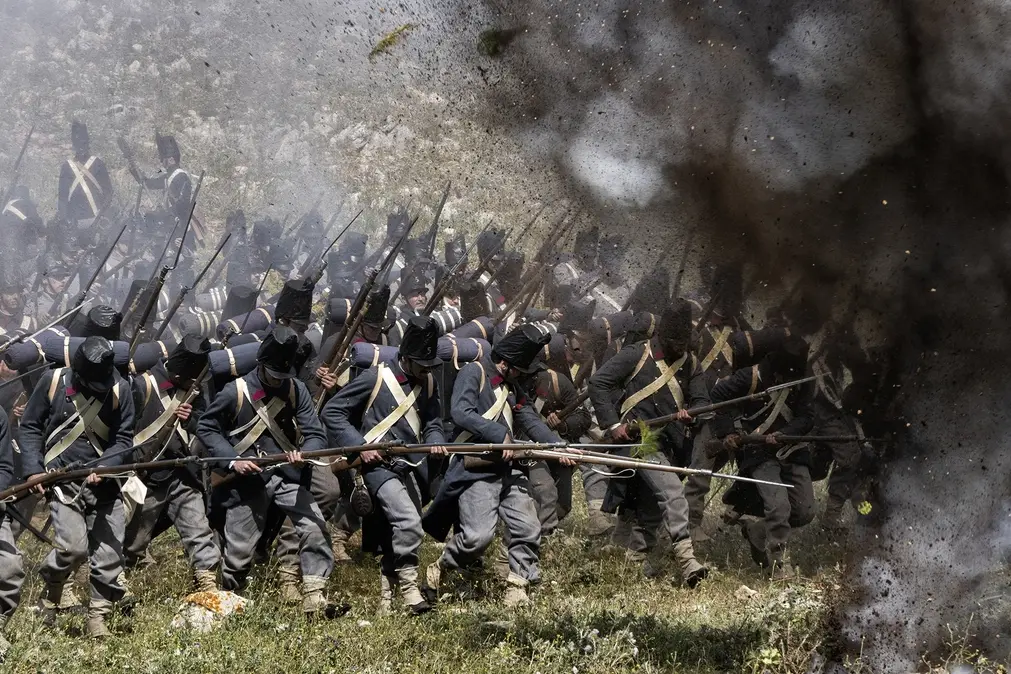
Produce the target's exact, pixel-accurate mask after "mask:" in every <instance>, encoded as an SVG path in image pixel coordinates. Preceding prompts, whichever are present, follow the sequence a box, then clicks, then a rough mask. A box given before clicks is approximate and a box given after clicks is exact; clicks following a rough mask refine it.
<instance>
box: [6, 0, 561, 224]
mask: <svg viewBox="0 0 1011 674" xmlns="http://www.w3.org/2000/svg"><path fill="white" fill-rule="evenodd" d="M411 4H412V3H401V4H400V5H399V6H398V7H396V8H393V7H390V8H384V7H381V6H375V7H373V6H369V5H367V4H365V3H349V4H348V3H342V4H341V6H336V7H333V6H329V5H327V6H323V5H322V4H321V3H315V4H314V3H309V2H283V3H272V2H247V1H246V0H213V1H212V2H173V3H156V2H151V1H149V0H141V1H136V0H110V1H108V2H104V3H93V2H79V1H78V0H37V1H36V0H32V1H31V2H23V3H22V2H19V3H5V4H4V5H3V6H2V8H0V16H2V17H3V21H2V22H0V24H2V25H0V37H2V42H0V52H2V53H3V56H4V60H5V62H6V63H7V67H5V68H3V69H2V71H0V87H2V88H3V91H5V92H7V96H6V98H7V103H8V109H7V114H6V115H4V116H3V118H2V119H0V175H3V176H4V178H5V179H6V177H7V175H8V174H9V172H10V168H9V167H10V166H11V165H12V164H13V162H14V158H15V157H16V155H17V152H18V150H19V148H20V145H21V142H22V139H23V137H24V134H25V133H26V132H27V130H28V128H29V127H30V126H31V125H32V124H33V123H34V124H36V131H35V134H34V136H33V138H32V143H31V146H30V149H29V152H28V155H27V157H26V159H25V162H24V166H23V171H22V175H23V176H24V178H23V181H24V182H25V183H27V184H28V185H29V186H30V187H31V188H32V190H33V194H34V195H35V196H36V198H37V199H38V200H39V201H40V206H41V210H42V211H43V213H44V214H46V215H48V214H51V213H53V212H55V194H56V178H57V174H58V167H59V162H60V161H61V160H62V159H63V158H64V157H65V156H66V155H67V154H68V153H69V123H70V121H71V119H74V118H79V119H81V120H83V121H86V122H87V123H88V124H89V126H90V129H91V135H92V145H93V150H94V151H96V152H97V153H99V154H101V155H103V156H104V157H105V158H106V160H107V163H108V164H109V165H110V168H111V169H113V172H114V177H113V179H114V182H115V185H116V189H117V200H118V201H119V203H121V204H122V205H126V204H128V203H131V202H132V201H133V198H134V196H133V195H134V194H135V190H136V185H135V183H134V182H133V180H132V178H131V177H130V175H129V173H128V171H127V170H126V162H125V160H124V159H123V157H122V155H121V153H120V152H119V150H118V148H117V146H116V142H115V139H116V137H117V136H118V135H122V136H124V137H125V138H126V139H127V140H128V141H129V142H130V144H131V145H132V146H133V147H134V151H135V152H136V154H137V155H138V158H139V160H140V162H141V165H142V167H144V168H145V169H147V170H150V171H153V170H154V168H155V167H156V159H157V157H156V153H155V147H154V130H155V129H156V128H157V129H159V130H160V131H161V132H162V133H172V134H175V135H176V137H177V139H178V140H179V143H180V145H181V147H182V152H183V165H184V167H186V168H188V169H189V170H191V171H193V172H195V173H196V172H199V171H200V170H205V171H206V172H207V176H206V178H205V182H204V189H203V191H202V192H201V196H202V202H201V205H200V207H199V213H200V214H202V215H203V217H204V219H205V220H208V221H209V222H211V223H215V222H218V223H220V222H223V220H224V216H225V214H226V213H227V212H228V210H229V209H231V208H234V207H242V208H244V209H246V210H247V212H251V213H254V214H268V215H273V216H275V217H279V218H281V217H284V215H285V214H287V213H289V212H291V213H295V212H298V211H299V210H300V209H301V210H304V209H305V208H306V207H307V206H308V204H311V203H312V202H314V201H315V200H316V199H317V198H319V196H320V195H323V205H322V207H321V210H322V211H323V213H324V215H326V214H328V213H329V212H332V210H333V209H334V208H336V206H337V204H338V203H340V202H341V201H344V200H346V201H347V204H346V205H345V210H346V211H351V208H352V207H355V208H356V209H357V208H365V209H366V214H365V216H364V220H363V222H364V227H365V228H371V227H373V226H375V225H378V223H379V222H380V221H382V220H384V218H385V212H386V211H387V209H388V208H390V207H391V206H392V205H393V204H395V203H401V204H403V203H407V202H408V201H411V203H412V210H413V211H415V212H417V211H418V209H419V208H421V209H425V210H426V211H427V212H431V210H432V209H433V208H434V206H435V204H436V203H437V201H438V197H439V193H440V192H441V190H442V188H443V186H444V184H445V182H446V181H447V180H452V182H453V191H452V194H451V197H450V199H449V201H448V202H447V205H446V208H445V211H444V215H443V222H444V223H445V224H446V225H447V226H449V227H466V228H469V227H471V226H472V225H473V226H477V225H476V223H480V224H483V223H484V222H486V221H487V220H488V219H489V218H492V217H494V218H495V219H496V221H497V222H499V223H501V224H505V225H510V224H512V223H514V222H517V221H519V220H522V219H525V218H526V217H528V214H529V213H530V212H532V211H533V210H534V209H535V208H537V207H538V206H539V205H541V204H542V203H544V202H546V201H548V202H557V203H558V205H557V207H556V208H557V210H558V211H559V212H561V209H562V208H563V207H564V205H565V204H564V203H563V201H562V200H563V198H564V193H563V187H564V186H563V185H562V184H561V182H560V180H559V179H558V178H557V176H556V175H555V173H554V171H553V170H552V166H551V165H550V164H549V163H546V162H543V161H540V160H538V159H537V158H534V157H531V156H530V154H529V153H527V152H524V150H523V149H522V148H521V147H520V146H519V145H518V144H517V143H516V142H515V141H513V140H511V139H510V138H508V137H507V136H505V135H503V134H502V133H499V132H497V131H496V130H495V129H492V128H488V127H487V126H486V125H483V124H481V123H480V121H479V120H480V117H481V115H480V110H481V107H482V106H483V105H484V99H485V97H484V90H486V89H487V87H493V86H495V78H496V75H495V72H494V71H495V68H496V64H495V62H494V60H493V59H491V58H490V57H488V56H486V55H484V54H482V53H481V51H480V44H479V34H480V30H479V28H480V25H481V20H480V17H476V16H466V17H460V16H453V15H451V14H450V12H449V11H448V10H446V11H445V13H443V11H442V10H429V9H425V8H422V7H421V6H420V5H422V4H424V3H417V4H418V5H419V6H417V7H412V6H410V5H411ZM397 29H401V30H400V31H399V32H397V33H396V35H395V36H391V34H392V33H394V32H396V31H397ZM423 221H424V218H423ZM542 223H543V224H544V225H545V226H546V224H547V220H546V219H545V220H544V221H542ZM535 233H536V232H535Z"/></svg>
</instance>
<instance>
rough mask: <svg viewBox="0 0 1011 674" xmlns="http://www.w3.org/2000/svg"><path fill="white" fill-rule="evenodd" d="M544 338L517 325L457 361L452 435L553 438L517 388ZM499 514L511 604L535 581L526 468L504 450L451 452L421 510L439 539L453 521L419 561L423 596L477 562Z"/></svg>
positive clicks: (536, 525) (536, 552) (534, 365)
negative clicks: (433, 557)
mask: <svg viewBox="0 0 1011 674" xmlns="http://www.w3.org/2000/svg"><path fill="white" fill-rule="evenodd" d="M547 341H548V336H547V335H545V334H543V333H542V332H540V331H538V330H537V329H536V328H534V327H533V326H530V325H523V326H520V327H518V328H516V329H515V330H513V331H512V332H510V333H509V334H508V335H506V336H505V337H504V338H502V339H501V340H500V341H499V342H498V343H497V344H496V345H495V346H494V348H493V349H492V352H491V354H489V355H486V356H485V357H484V358H482V359H481V360H480V361H476V362H473V363H467V365H465V366H463V368H461V369H460V372H459V373H458V375H457V378H456V383H455V384H454V386H453V397H452V415H453V423H454V424H455V425H456V427H457V428H458V429H459V430H461V431H462V433H461V434H460V435H458V436H457V438H456V442H467V441H474V442H492V443H512V442H513V439H514V437H515V435H514V434H515V433H523V434H524V435H526V436H527V437H529V438H530V439H531V440H534V441H535V442H558V441H559V440H558V436H557V435H555V433H554V432H552V431H551V429H549V428H548V427H547V425H545V423H544V421H543V420H542V419H541V418H540V416H539V415H538V414H537V412H536V411H535V410H534V407H533V405H532V404H531V401H530V400H529V399H528V397H527V394H526V393H525V390H526V387H527V386H529V377H530V375H532V374H534V373H535V372H537V371H539V370H540V369H542V368H543V367H544V364H543V363H540V362H538V361H537V354H538V353H539V352H540V350H541V349H542V348H543V347H544V345H545V344H547ZM568 463H569V465H574V464H571V462H568ZM499 519H501V520H502V522H503V524H504V525H505V529H506V545H507V547H508V556H509V575H508V577H507V578H506V594H505V605H506V606H510V607H511V606H518V605H520V604H525V603H527V602H528V601H529V597H528V596H527V588H528V587H529V586H530V584H531V583H537V582H539V581H540V569H539V567H538V564H539V556H540V543H541V536H540V529H541V527H540V522H539V521H538V519H537V505H536V503H535V502H534V500H533V499H532V498H531V497H530V486H529V480H528V479H527V475H526V472H525V471H524V470H523V467H522V466H521V465H520V464H518V462H515V461H513V454H512V452H510V451H505V452H502V454H501V456H500V457H497V460H494V461H484V460H479V461H477V462H472V461H465V460H464V458H463V457H462V456H459V455H456V456H454V457H453V459H452V461H451V462H450V466H449V470H448V471H447V473H446V477H445V480H444V481H443V483H442V486H441V488H440V489H439V493H438V494H437V495H436V497H435V501H434V502H433V503H432V505H431V507H430V508H429V509H428V511H427V512H426V513H425V516H424V518H423V525H424V529H425V531H427V532H428V533H429V534H430V535H432V536H433V537H434V538H435V539H436V540H440V541H441V540H445V538H446V535H447V534H448V533H449V529H450V528H451V527H453V526H455V533H454V535H453V537H452V538H451V539H450V540H449V542H447V543H446V547H445V548H444V549H443V551H442V555H441V556H440V557H439V560H438V561H437V562H435V563H433V564H430V565H429V566H428V568H427V569H426V572H425V589H426V592H427V594H428V598H429V601H434V598H435V597H437V596H438V592H439V586H440V583H441V581H442V576H443V574H444V573H446V572H448V571H456V570H468V569H472V568H474V567H475V565H478V564H480V560H481V558H482V556H483V555H484V553H485V551H486V550H487V549H488V546H489V545H491V543H492V541H493V540H494V538H495V530H496V527H497V525H498V521H499Z"/></svg>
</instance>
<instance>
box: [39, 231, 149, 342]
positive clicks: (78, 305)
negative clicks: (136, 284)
mask: <svg viewBox="0 0 1011 674" xmlns="http://www.w3.org/2000/svg"><path fill="white" fill-rule="evenodd" d="M129 226H130V222H129V221H127V222H126V223H124V224H123V227H122V228H120V230H119V234H117V235H116V238H115V239H113V240H112V245H111V246H109V250H108V251H106V253H105V255H104V256H103V257H102V259H101V260H100V261H99V263H98V268H97V269H95V273H94V274H92V275H91V278H90V279H89V280H88V282H87V283H86V284H85V285H84V287H83V288H81V292H80V293H78V295H77V299H76V300H74V308H73V309H71V310H70V311H69V312H67V313H66V314H64V316H63V317H64V318H67V317H69V319H70V320H68V321H67V324H68V325H69V324H70V323H72V322H73V320H74V316H75V315H76V314H77V310H78V309H80V308H81V307H82V306H83V305H84V300H85V298H87V296H88V293H89V292H90V291H91V287H92V286H93V285H95V281H97V280H98V276H99V274H101V273H102V270H103V269H104V268H105V263H106V262H108V261H109V258H110V257H111V256H112V252H113V251H114V250H116V246H117V245H118V244H119V240H120V239H121V238H122V237H123V232H125V231H126V228H127V227H129ZM78 274H80V270H78ZM67 284H68V285H69V284H70V281H69V280H68V281H67ZM59 301H62V293H61V297H60V299H59ZM59 301H57V302H54V303H53V306H59ZM54 325H55V324H54Z"/></svg>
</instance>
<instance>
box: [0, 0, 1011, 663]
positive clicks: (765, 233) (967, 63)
mask: <svg viewBox="0 0 1011 674" xmlns="http://www.w3.org/2000/svg"><path fill="white" fill-rule="evenodd" d="M406 24H412V25H413V26H414V28H413V29H411V30H409V31H408V32H407V33H406V34H405V35H404V36H403V38H402V39H401V40H400V41H399V43H398V44H395V45H393V46H392V47H391V48H390V50H389V53H388V54H380V55H378V56H376V57H375V58H372V59H370V58H369V52H370V51H371V50H372V49H373V48H374V47H375V46H376V44H377V43H378V42H379V41H380V40H381V39H382V37H383V36H384V35H386V34H388V33H390V31H392V30H394V29H395V28H397V27H399V26H404V25H406ZM490 29H497V30H500V31H508V33H502V34H500V35H499V36H498V42H497V44H496V47H497V48H498V49H499V50H500V53H499V54H498V55H497V56H495V57H491V56H488V55H487V54H486V53H484V52H483V51H482V49H481V48H479V44H481V42H482V40H483V39H486V38H487V37H488V34H487V33H485V31H488V30H490ZM0 58H2V59H3V62H4V63H5V67H4V68H3V69H2V70H0V88H2V90H3V91H4V92H5V100H6V110H5V111H6V113H7V114H5V115H3V116H2V117H0V171H4V172H6V171H7V170H8V168H7V167H9V166H10V165H11V164H12V163H13V160H14V157H15V156H16V154H17V151H18V150H19V148H20V143H21V140H22V139H23V137H24V133H25V132H26V130H27V129H28V127H29V126H30V125H31V124H32V123H37V124H38V128H37V130H36V135H35V137H34V138H33V141H32V145H31V147H30V148H29V152H28V155H27V157H26V160H25V165H24V168H23V171H22V175H23V180H22V182H23V183H25V184H27V185H29V186H30V187H31V188H32V190H33V193H34V195H35V196H36V198H37V199H38V200H39V201H40V209H41V211H42V212H43V214H44V215H46V216H49V215H51V214H52V213H53V212H54V211H55V193H56V186H55V183H56V177H57V172H58V166H59V162H60V161H61V160H62V159H63V158H64V157H65V156H66V155H67V154H68V153H69V124H70V121H71V119H73V118H74V117H79V118H80V119H82V120H83V121H86V122H87V123H88V124H89V127H90V129H91V136H92V145H93V148H94V150H95V151H96V152H98V153H99V154H102V155H103V156H104V157H105V158H106V161H107V162H108V163H109V165H110V168H111V169H112V170H113V173H114V182H115V184H116V188H117V199H118V200H119V202H120V203H121V204H123V205H124V206H127V205H132V204H131V203H130V202H132V196H130V195H131V194H133V191H134V189H135V188H134V187H133V185H134V183H133V181H132V179H131V178H130V176H129V174H128V173H127V171H126V163H125V161H123V160H122V158H121V157H120V155H119V152H118V150H117V149H116V145H115V142H114V139H115V136H116V135H117V134H119V133H122V134H123V135H125V136H126V137H127V139H128V140H129V141H130V142H131V144H132V145H133V146H134V148H135V151H136V152H137V154H138V159H139V161H140V162H141V165H142V166H143V167H144V168H146V169H148V170H151V169H153V167H154V166H155V160H156V156H155V152H154V142H153V141H154V138H153V137H154V130H155V129H156V128H157V129H159V130H160V131H162V132H163V133H173V134H175V135H176V137H177V139H178V140H179V142H180V145H181V147H182V153H183V166H184V167H186V168H188V169H189V170H191V171H194V172H199V171H200V170H202V169H205V170H207V172H208V177H207V179H206V180H205V188H204V190H203V191H202V192H201V197H202V200H201V204H200V207H199V209H198V213H200V214H202V215H203V216H204V217H205V219H207V220H209V221H210V222H212V223H216V224H218V225H220V223H223V221H224V217H225V215H226V214H227V212H228V211H229V210H230V209H232V208H235V207H242V208H244V209H246V211H247V218H249V219H250V220H252V219H253V218H255V217H257V216H260V215H272V216H274V217H278V218H280V217H283V216H284V215H285V214H289V213H290V214H292V215H297V214H298V213H300V212H301V211H302V210H304V209H306V208H308V206H309V205H310V204H311V203H312V202H314V201H315V200H316V198H317V197H318V196H319V195H320V194H324V197H325V198H324V202H323V205H322V206H321V211H322V212H323V215H324V217H326V216H327V215H328V214H329V213H330V212H332V209H334V208H336V205H337V203H338V202H339V201H340V200H341V199H345V198H346V199H347V201H348V204H347V205H346V206H345V212H351V213H353V212H354V211H352V208H354V210H357V208H361V207H366V208H368V211H367V213H366V216H365V220H364V222H363V223H362V228H363V229H365V230H370V229H373V228H379V227H381V226H382V223H383V222H384V221H385V214H386V211H387V209H389V208H390V207H392V206H393V205H394V204H396V203H401V204H404V203H406V202H407V201H408V200H410V199H412V198H413V202H412V207H411V208H412V212H413V213H417V212H418V211H419V209H420V210H421V211H422V212H423V213H426V214H430V213H431V209H432V208H433V207H434V205H435V203H436V202H437V200H438V196H439V192H440V190H441V189H442V186H443V185H444V184H445V181H446V180H452V181H453V184H454V189H453V192H452V194H451V197H450V200H449V201H448V203H447V207H446V211H445V214H444V221H445V223H446V225H447V226H448V227H453V228H460V229H464V230H468V231H473V230H474V229H476V228H477V227H480V226H481V225H483V224H484V223H485V222H487V219H489V218H491V217H495V218H496V221H497V223H499V224H503V225H511V224H518V223H520V222H523V221H524V220H525V219H526V218H527V217H529V214H530V213H531V212H532V211H534V210H535V209H536V208H537V207H538V206H539V205H540V204H542V203H552V204H553V210H554V211H556V212H557V213H560V212H561V210H562V209H563V208H565V207H568V206H572V207H573V208H580V209H582V210H581V211H580V212H581V215H580V218H581V221H583V222H586V223H587V224H589V223H591V222H595V221H599V222H600V223H601V225H602V229H603V230H605V232H615V231H620V232H622V233H623V234H626V235H627V236H628V237H629V238H630V239H632V241H633V242H634V243H635V244H636V245H637V246H639V248H638V250H636V251H633V252H632V253H630V254H629V255H628V258H627V259H629V260H630V261H632V263H633V267H632V268H631V270H630V276H631V277H632V278H635V277H637V275H638V274H639V273H641V271H642V268H641V267H639V266H638V265H642V266H643V267H651V266H652V264H653V260H654V259H655V253H654V252H650V254H649V255H642V254H639V253H641V252H642V251H643V250H648V251H656V250H657V249H662V248H665V247H666V246H667V245H668V244H670V243H674V242H676V241H677V240H678V238H679V237H685V236H686V235H688V234H687V233H688V232H693V234H691V235H690V236H691V237H693V238H692V241H693V242H694V244H693V245H694V246H695V247H696V248H697V249H700V250H702V249H704V250H706V251H708V252H709V253H710V254H714V255H719V256H721V257H722V259H723V260H725V261H730V260H736V259H739V260H741V261H743V262H748V263H750V266H749V271H748V276H749V277H751V279H752V280H757V281H761V282H763V283H768V284H769V288H770V290H769V291H768V292H770V293H775V292H777V291H778V290H779V289H780V288H783V287H786V286H789V285H791V284H792V283H794V282H795V281H797V280H798V279H799V280H800V281H802V282H804V283H805V285H806V286H807V287H808V288H812V289H817V290H820V291H822V292H823V293H824V294H825V296H826V298H828V301H830V302H831V304H833V305H835V306H836V307H837V313H838V312H839V311H842V310H844V309H845V307H846V306H847V305H849V304H850V303H856V304H857V305H859V306H860V307H861V308H862V311H861V313H860V316H859V317H858V320H859V324H860V325H861V326H862V334H863V336H864V337H865V339H866V340H867V341H869V342H873V343H874V344H877V345H881V346H886V347H891V348H892V349H893V350H894V351H896V352H897V353H898V354H899V356H898V360H899V362H900V364H901V366H902V367H903V370H904V372H905V374H906V377H905V379H904V380H903V382H902V387H901V389H900V390H899V394H900V396H899V399H898V403H897V404H896V407H895V416H896V419H897V420H900V421H901V422H903V423H909V424H911V426H910V432H909V434H908V436H907V437H905V438H903V440H902V442H901V443H900V447H899V450H898V451H897V452H896V456H895V457H894V461H892V462H891V463H890V464H889V465H888V466H887V468H886V470H887V476H888V478H887V481H886V484H885V488H884V489H885V492H886V494H887V496H886V499H885V501H886V507H885V508H884V510H885V511H886V513H885V515H886V517H885V519H884V521H883V523H881V524H880V526H878V527H876V528H872V529H869V530H867V531H866V532H864V533H863V534H862V536H861V538H860V540H859V541H858V547H859V548H860V549H861V550H864V551H867V558H866V559H864V560H858V561H855V562H854V565H853V573H852V576H851V580H852V584H853V587H854V589H856V590H857V591H858V596H859V600H858V601H857V602H855V603H854V605H853V606H852V607H844V609H843V610H842V614H841V621H842V623H843V632H844V636H845V637H847V638H848V639H850V641H851V643H852V647H853V651H854V652H857V651H859V650H860V649H861V642H863V643H862V652H863V654H864V656H865V659H866V660H867V661H868V663H869V665H870V666H871V667H872V669H873V671H881V672H889V673H891V672H905V671H909V670H910V669H911V668H915V666H916V665H917V663H918V662H919V659H920V656H921V655H922V654H923V653H926V652H931V651H936V650H937V649H940V648H943V644H944V640H945V638H946V637H947V636H948V634H947V630H946V627H945V626H946V625H947V624H949V623H951V624H953V625H965V624H966V623H967V621H968V620H969V616H970V615H975V616H977V618H975V619H974V622H973V625H974V629H973V633H974V635H975V637H974V643H976V644H978V645H979V646H980V647H982V648H983V649H984V650H987V652H990V653H992V654H995V655H997V656H1003V655H1006V652H1007V651H1008V650H1009V647H1008V644H1007V641H1006V638H1005V637H1004V636H1003V635H1005V634H1007V633H1008V628H1009V620H1008V615H1007V614H1008V610H1007V606H1008V598H1007V597H1006V596H1005V595H1006V594H1007V592H1006V587H1002V588H997V589H995V588H994V578H996V577H997V575H995V569H997V568H999V567H1000V566H1001V565H1002V564H1003V563H1004V557H1005V556H1006V555H1007V554H1008V545H1007V541H1008V534H1007V531H1008V529H1007V526H1008V525H1007V524H1006V522H1007V510H1008V508H1007V505H1006V501H1007V497H1008V495H1007V484H1006V479H1005V477H1004V476H1005V473H1006V470H1007V468H1006V466H1003V464H1002V463H1001V462H1002V461H1006V457H1007V445H1006V442H1005V441H1004V440H1003V435H1002V428H1001V426H1002V423H1003V422H1004V420H1005V417H1006V415H1005V408H1004V403H1003V401H1004V400H1006V398H1007V395H1006V394H1007V391H1006V387H1002V386H1000V385H998V384H997V383H996V382H997V380H998V379H999V377H1000V376H1001V375H1002V374H1003V372H1004V371H1005V370H1006V369H1007V365H1008V357H1007V354H1008V348H1007V347H1008V344H1007V337H1006V335H1007V334H1009V330H1008V327H1009V326H1008V312H1007V306H1008V304H1007V300H1008V291H1009V289H1011V256H1009V253H1011V239H1009V238H1008V237H1009V235H1008V233H1007V232H1008V227H1007V225H1008V218H1009V216H1011V208H1009V201H1008V176H1009V174H1011V172H1009V168H1011V162H1009V159H1011V144H1009V140H1011V100H1009V94H1008V92H1009V91H1011V86H1009V84H1011V77H1009V74H1011V7H1009V6H1008V5H1007V4H1006V3H1004V2H997V1H995V0H959V1H958V2H951V1H950V0H947V1H945V2H941V1H940V0H900V1H896V2H892V1H890V0H849V1H843V0H817V1H815V0H751V1H748V2H743V1H741V0H725V1H723V2H720V3H713V2H697V3H695V2H679V3H674V2H669V1H667V2H664V1H661V0H647V1H640V2H635V1H629V2H617V1H609V0H604V1H601V2H593V3H584V2H575V1H571V2H568V1H567V2H559V1H549V0H522V1H519V2H513V1H511V0H485V1H484V2H476V3H470V4H463V3H458V2H454V1H453V0H444V1H442V2H438V3H432V2H422V1H420V0H413V1H406V2H401V3H398V4H396V5H395V6H393V5H387V4H384V3H378V2H372V3H370V2H358V1H349V2H339V3H319V2H314V3H310V2H308V1H304V2H289V1H285V2H281V1H279V0H269V1H268V0H260V1H259V2H256V1H253V0H208V1H207V2H200V3H164V2H160V3H159V2H154V1H153V0H140V1H137V0H134V1H131V0H108V1H107V2H104V3H91V2H78V1H77V0H31V1H30V2H27V1H24V0H0ZM0 175H5V174H0ZM147 205H149V206H150V205H151V204H150V203H148V204H147ZM424 220H425V219H424V217H423V220H422V221H423V222H424ZM549 221H550V219H549V218H547V217H546V218H544V219H542V221H541V223H542V225H541V226H542V227H546V226H547V223H548V222H549ZM543 232H544V229H539V230H537V231H535V232H534V235H533V236H532V237H531V241H532V242H537V241H539V240H540V238H542V234H543ZM528 245H530V246H531V247H532V245H533V244H528ZM698 261H699V260H697V259H695V260H692V264H693V265H694V264H696V263H697V262H698ZM672 266H673V265H672ZM785 279H788V281H785ZM863 328H865V329H863ZM984 375H985V376H984ZM959 443H961V444H959ZM982 465H985V466H986V470H983V469H982V468H981V466H982ZM1005 585H1006V583H1005ZM994 596H997V597H998V599H996V600H989V598H992V597H994ZM984 600H988V601H984Z"/></svg>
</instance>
